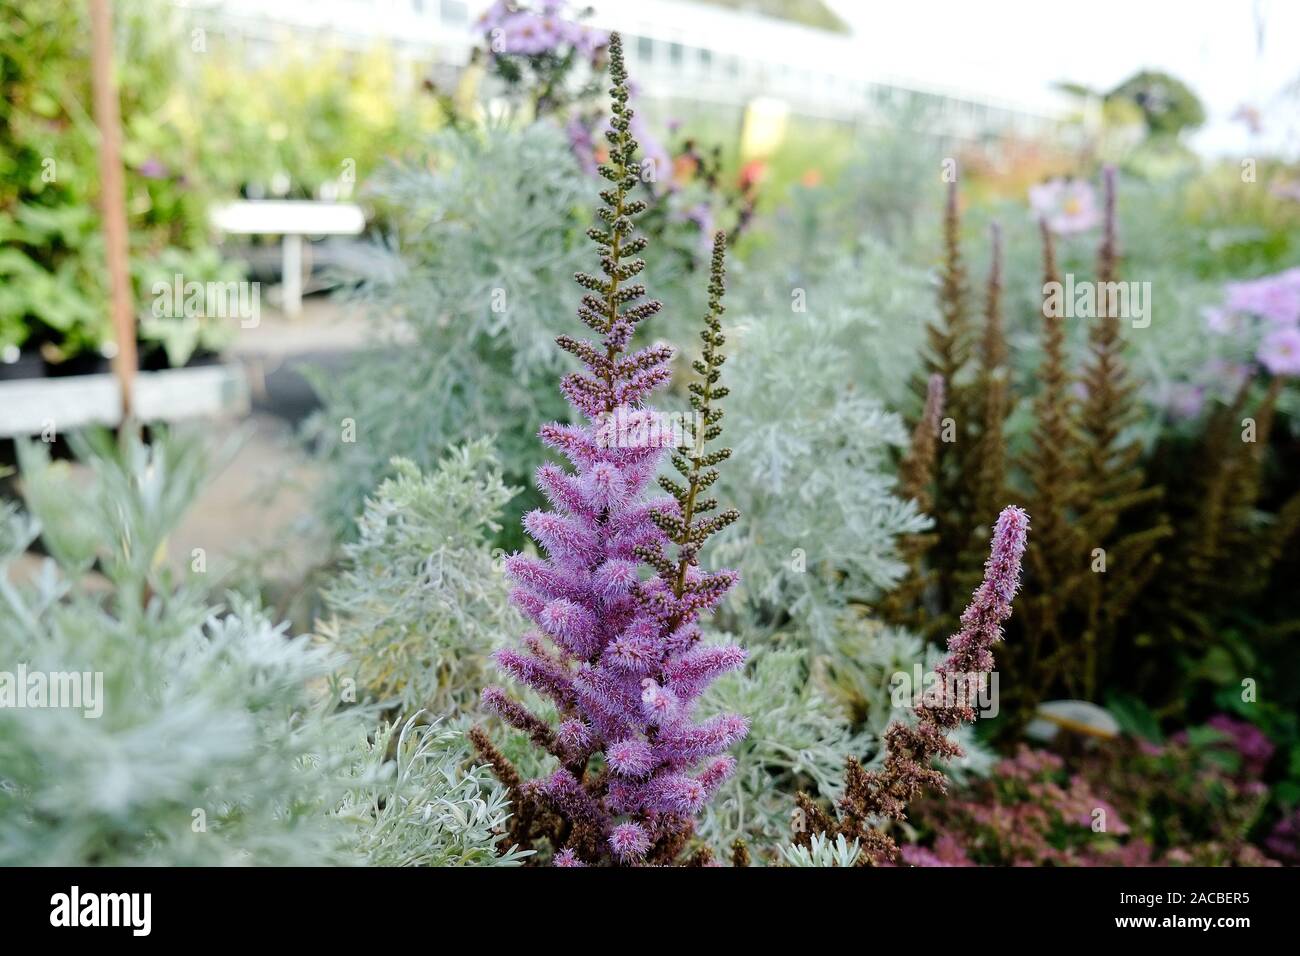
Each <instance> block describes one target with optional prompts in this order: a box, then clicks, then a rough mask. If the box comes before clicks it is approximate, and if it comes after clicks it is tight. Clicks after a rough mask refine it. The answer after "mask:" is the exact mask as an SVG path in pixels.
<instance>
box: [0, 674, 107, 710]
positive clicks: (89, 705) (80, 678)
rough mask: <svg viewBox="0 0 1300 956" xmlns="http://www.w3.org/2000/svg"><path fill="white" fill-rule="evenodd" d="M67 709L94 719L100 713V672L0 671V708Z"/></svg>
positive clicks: (101, 694) (101, 677) (102, 705)
mask: <svg viewBox="0 0 1300 956" xmlns="http://www.w3.org/2000/svg"><path fill="white" fill-rule="evenodd" d="M6 707H8V708H13V709H15V710H21V709H26V708H31V709H39V708H51V709H63V708H67V709H71V710H80V711H82V716H83V717H87V718H89V719H91V720H95V719H96V718H98V717H99V716H100V715H101V714H103V713H104V674H103V672H102V671H95V672H91V671H29V670H28V669H27V665H25V664H19V665H18V670H17V672H12V671H0V709H3V708H6Z"/></svg>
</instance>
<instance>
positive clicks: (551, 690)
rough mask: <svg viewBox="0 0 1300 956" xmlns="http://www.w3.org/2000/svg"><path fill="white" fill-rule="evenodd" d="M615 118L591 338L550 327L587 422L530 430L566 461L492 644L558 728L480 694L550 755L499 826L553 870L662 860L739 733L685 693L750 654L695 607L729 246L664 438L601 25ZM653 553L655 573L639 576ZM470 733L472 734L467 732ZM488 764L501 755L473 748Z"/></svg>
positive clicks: (716, 524) (699, 595)
mask: <svg viewBox="0 0 1300 956" xmlns="http://www.w3.org/2000/svg"><path fill="white" fill-rule="evenodd" d="M609 52H610V75H611V78H612V79H613V88H612V90H611V95H612V96H613V101H614V103H613V116H612V118H611V120H610V129H609V131H608V133H607V135H606V139H607V140H608V142H609V144H610V158H609V162H608V163H607V164H605V165H603V166H601V167H600V168H599V170H598V172H599V173H600V175H601V176H603V177H604V178H605V179H606V180H608V182H609V183H610V187H609V188H608V189H606V190H605V191H604V192H602V193H601V198H602V199H603V200H604V203H605V205H604V207H603V208H602V209H600V211H599V215H600V218H601V220H602V221H603V222H602V225H601V226H600V227H598V228H594V229H591V230H590V231H589V232H588V235H589V236H590V238H591V239H592V240H593V241H594V242H595V243H596V245H597V246H598V247H599V250H600V272H601V274H600V275H589V274H586V273H579V274H578V275H577V276H576V279H577V282H578V284H579V285H580V286H582V287H583V289H585V290H586V294H585V295H584V296H583V297H582V302H581V307H580V308H579V309H578V317H579V318H580V319H581V320H582V321H583V323H584V324H586V325H587V327H588V328H590V329H591V330H592V331H593V332H595V333H596V336H597V337H596V339H594V340H580V339H577V338H574V337H572V336H568V335H562V336H560V337H559V338H558V339H557V340H556V341H557V344H558V345H559V346H560V347H561V348H562V349H564V350H565V351H566V352H569V353H570V354H571V355H573V356H574V357H575V358H577V359H578V361H579V362H581V364H582V370H580V371H577V372H573V373H571V374H569V375H566V376H565V377H564V379H563V381H562V383H561V391H562V393H563V394H564V396H565V397H566V398H567V399H568V401H569V403H570V404H571V405H572V406H573V408H574V409H575V410H576V411H578V412H579V413H580V414H581V416H582V418H583V419H585V422H584V423H582V424H570V425H565V424H560V423H552V424H548V425H545V426H543V427H542V429H541V432H540V437H541V439H542V441H543V442H545V443H546V444H547V445H548V446H550V447H551V448H553V449H554V450H555V451H557V452H559V453H560V454H561V455H563V456H564V457H565V458H567V459H568V461H569V462H570V464H571V465H572V468H573V470H572V472H566V471H565V470H563V469H561V468H559V467H557V466H555V465H546V466H543V467H542V468H540V469H539V470H538V472H537V483H538V486H539V487H540V488H541V490H542V491H543V493H544V494H545V495H546V497H547V499H548V501H549V502H550V504H551V506H552V508H553V509H554V510H550V511H547V510H537V511H532V512H530V513H528V514H527V515H526V516H525V517H524V521H523V523H524V528H525V529H526V530H527V532H528V534H529V535H530V536H531V537H532V538H533V540H534V541H536V542H537V544H538V545H539V547H540V548H541V550H542V551H543V552H544V557H543V558H534V557H529V556H525V555H521V554H516V555H513V556H511V557H510V558H508V559H507V560H506V563H505V569H506V573H507V575H508V576H509V577H510V578H511V580H512V582H513V585H514V587H513V589H512V591H511V599H512V600H513V602H514V603H515V605H516V606H517V607H519V609H520V610H521V611H523V612H524V614H525V615H527V616H528V617H529V618H531V619H532V621H533V623H534V625H535V627H536V630H535V631H531V632H529V633H528V634H526V635H525V636H524V638H523V648H522V649H510V650H502V651H499V652H498V653H497V654H496V662H497V664H498V666H499V667H500V668H501V669H502V670H503V671H504V672H505V673H506V674H508V675H509V676H510V677H512V678H513V679H515V680H517V681H519V682H520V683H522V684H524V685H526V686H528V687H530V688H532V689H533V690H534V691H536V692H537V693H539V694H541V695H542V696H544V697H546V698H547V699H549V700H550V701H552V702H554V704H555V705H556V708H557V709H558V711H559V714H560V720H559V725H558V728H557V729H555V730H552V729H551V727H550V726H549V725H548V724H546V723H545V722H544V721H542V720H541V719H540V718H539V717H537V716H536V715H535V714H534V713H533V712H532V711H530V710H528V709H527V708H525V707H524V706H522V705H521V704H519V703H517V702H515V701H513V700H512V699H511V698H510V697H508V696H507V694H506V692H505V691H504V690H502V689H501V688H496V687H489V688H487V689H486V690H484V692H483V696H482V700H483V703H484V706H485V708H486V709H487V710H488V711H490V712H491V713H493V714H495V715H496V716H498V717H499V718H500V719H501V720H502V721H504V722H505V723H507V724H509V725H511V726H513V727H515V728H518V729H519V730H522V731H523V732H525V733H526V734H528V736H529V737H530V738H531V739H532V741H533V742H534V743H535V744H536V745H538V746H539V747H541V748H543V749H544V750H546V751H547V752H549V753H551V754H552V755H554V756H555V757H556V758H558V759H559V761H560V763H561V767H560V769H558V770H556V771H555V772H554V773H553V774H551V776H549V777H547V778H545V779H543V780H534V781H527V782H521V781H519V780H518V776H517V774H516V775H514V776H515V779H514V782H513V783H511V782H507V785H508V786H510V787H511V791H512V792H511V796H512V798H513V800H514V801H515V804H516V814H515V816H514V817H513V819H512V824H511V826H512V831H511V833H510V839H511V842H513V843H517V844H518V845H520V846H529V845H531V842H532V841H533V840H534V839H536V838H537V837H543V836H544V837H547V838H548V839H549V840H550V842H551V845H552V846H553V847H556V848H557V849H558V852H557V853H556V855H555V857H554V862H555V863H556V865H559V866H575V865H579V864H588V865H596V864H601V863H614V864H622V865H639V864H643V863H645V864H671V863H673V862H675V860H676V857H677V856H678V855H679V853H681V852H682V850H683V849H685V847H686V845H687V843H688V841H689V839H690V837H691V835H692V833H693V827H694V823H693V818H694V816H695V815H696V814H697V813H699V811H700V810H701V808H702V807H703V806H704V804H705V802H706V801H707V800H708V799H709V798H710V797H711V796H712V795H713V794H714V793H715V792H716V791H717V789H718V787H719V786H720V785H721V784H722V783H723V781H725V780H726V779H727V777H728V776H729V775H730V774H731V773H732V772H733V770H734V768H735V761H734V760H733V759H731V758H730V757H728V756H726V755H725V751H726V750H727V749H728V748H730V747H732V746H734V745H735V744H736V743H737V742H738V741H739V740H741V739H742V738H743V737H744V736H745V734H746V733H747V732H748V728H749V725H748V722H747V721H746V720H745V718H744V717H742V716H740V715H737V714H721V715H714V716H704V717H703V719H700V718H697V716H696V714H695V708H696V703H697V701H698V700H699V698H700V695H701V694H702V693H703V691H704V690H705V689H706V688H707V687H708V685H709V684H710V683H711V682H712V681H713V680H714V679H716V678H717V677H718V676H719V675H721V674H723V673H725V672H727V671H729V670H732V669H735V668H737V667H740V666H742V665H743V663H744V660H745V654H744V651H743V650H741V649H740V648H738V647H732V646H725V647H704V646H701V645H700V640H701V634H700V627H699V623H700V621H701V620H702V618H703V617H704V616H706V615H707V614H709V613H710V612H711V611H712V610H713V609H714V608H716V607H717V605H718V604H719V602H721V601H722V600H723V599H724V598H725V597H726V595H727V593H728V591H730V589H731V588H732V587H734V586H735V584H736V581H737V575H736V574H735V573H734V572H732V571H727V570H719V571H706V570H704V569H702V568H701V567H700V565H699V561H698V554H699V551H700V548H701V546H702V545H703V544H704V543H705V541H706V539H708V538H709V537H710V536H711V535H713V534H715V533H716V532H718V531H721V530H723V529H724V528H726V527H727V526H728V525H730V524H731V523H733V522H734V521H735V520H736V519H737V518H738V517H739V515H738V514H737V513H736V512H735V511H734V510H723V511H719V510H717V509H718V503H717V501H716V500H715V499H713V498H709V497H706V495H705V494H704V492H705V490H706V489H707V488H709V487H710V486H711V485H712V484H714V482H715V481H716V480H717V478H718V472H717V470H716V467H715V466H717V465H718V464H720V463H721V462H723V461H725V460H726V459H727V458H728V457H729V456H730V454H731V451H730V449H726V448H722V449H717V450H710V449H709V448H708V446H709V443H710V442H713V441H714V440H715V439H717V438H718V436H719V435H720V434H721V432H722V426H721V425H720V421H721V419H722V412H721V410H720V409H719V408H717V407H716V403H717V401H718V400H719V399H721V398H723V397H724V396H725V395H726V394H727V389H726V388H724V387H722V386H721V385H720V384H719V379H720V377H721V372H720V369H721V366H722V364H723V356H722V354H721V348H722V345H723V343H724V341H725V337H724V336H723V333H722V327H721V320H720V316H721V314H722V312H723V311H724V309H723V305H722V296H723V292H724V286H723V280H724V270H723V258H724V253H725V238H724V237H723V235H722V234H721V233H719V234H718V235H717V236H716V237H715V241H714V248H713V261H712V267H711V269H710V282H709V314H708V315H707V316H706V317H705V329H704V331H703V332H702V339H703V342H704V348H703V350H702V354H701V358H700V359H699V360H697V361H696V362H695V363H694V368H695V370H696V372H697V373H698V375H699V379H698V380H697V381H695V382H692V383H691V385H690V398H691V406H692V409H693V410H694V416H693V422H692V424H690V425H689V426H688V427H687V428H686V431H687V432H689V434H686V435H679V436H678V437H679V440H680V441H682V442H684V444H682V445H679V446H674V447H671V448H668V447H665V446H666V445H667V444H669V443H666V442H664V441H663V440H661V439H662V435H663V434H664V432H665V429H664V428H662V427H659V426H661V425H662V421H661V420H660V419H659V417H658V416H657V413H655V412H654V410H653V409H651V408H649V407H648V406H647V405H645V402H646V400H647V399H648V398H649V396H650V395H651V394H652V393H653V392H654V391H656V390H657V389H659V388H662V387H663V386H664V385H666V384H667V383H668V379H669V377H670V370H669V362H670V361H671V359H672V356H673V350H672V348H671V347H669V346H666V345H651V346H648V347H645V348H642V349H640V350H638V351H635V352H631V353H628V352H627V348H628V346H629V344H630V343H631V339H632V336H633V333H634V331H635V329H636V327H637V326H638V325H639V324H640V323H641V322H642V321H644V320H645V319H648V318H649V317H651V316H652V315H654V314H655V313H656V312H658V311H659V303H658V302H657V301H655V300H648V301H639V300H642V299H643V297H644V296H645V288H644V286H642V285H640V284H639V283H635V282H633V281H631V280H633V279H634V278H635V277H636V276H637V275H639V274H640V273H641V271H642V270H643V269H644V268H645V261H644V260H643V259H641V258H639V256H638V254H639V253H640V252H641V251H642V250H643V249H644V248H645V246H646V241H645V240H644V239H642V238H638V237H635V236H634V234H633V227H632V221H633V219H634V217H635V216H636V215H637V214H638V213H640V212H641V211H643V210H644V209H645V207H646V204H645V203H644V202H643V201H640V200H633V199H631V198H630V196H629V193H630V192H631V190H632V189H634V188H635V187H636V186H637V185H638V184H639V183H640V176H639V170H640V167H639V165H638V164H637V163H636V162H635V155H636V151H637V142H636V140H635V139H634V133H633V131H634V130H635V128H636V124H635V122H634V117H633V111H632V109H631V108H630V106H629V105H628V103H629V92H628V86H627V73H626V70H625V68H624V64H623V54H622V46H621V41H620V40H619V38H618V36H617V35H614V36H612V37H611V38H610V43H609ZM665 455H667V457H668V458H669V459H670V460H671V463H672V466H673V468H674V469H675V470H676V472H677V474H678V475H679V476H680V478H679V479H670V478H668V477H660V478H659V479H658V487H659V488H660V489H661V490H662V491H663V492H665V494H664V495H660V496H655V497H652V496H650V495H649V494H648V493H647V492H648V488H649V487H650V485H651V483H652V482H653V481H654V480H655V475H656V473H657V470H658V468H659V465H660V463H661V462H662V461H663V459H664V457H665ZM647 566H648V570H649V573H648V574H647V573H646V569H647ZM474 739H475V745H476V746H477V747H479V748H480V750H481V749H483V748H482V745H481V744H480V741H483V740H486V739H487V738H486V736H485V735H483V734H481V733H479V734H476V736H475V738H474ZM484 756H485V757H488V758H490V759H488V763H489V764H491V765H492V766H493V768H494V769H496V768H499V767H501V766H502V765H503V764H504V765H505V766H507V767H508V762H505V760H504V757H502V756H501V755H500V753H499V752H497V753H494V754H484Z"/></svg>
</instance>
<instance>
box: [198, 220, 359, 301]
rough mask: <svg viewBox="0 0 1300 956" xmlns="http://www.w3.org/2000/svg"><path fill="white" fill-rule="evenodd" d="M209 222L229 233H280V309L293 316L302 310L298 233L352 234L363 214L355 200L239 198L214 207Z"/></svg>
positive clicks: (300, 251) (300, 252)
mask: <svg viewBox="0 0 1300 956" xmlns="http://www.w3.org/2000/svg"><path fill="white" fill-rule="evenodd" d="M212 224H213V225H214V226H215V227H216V228H217V229H219V230H221V231H222V232H224V233H229V234H231V235H242V236H283V237H284V262H283V267H282V270H281V271H282V275H283V294H284V312H285V314H286V315H288V316H289V317H290V318H296V317H297V316H298V315H300V314H301V313H302V237H303V236H355V235H358V234H359V233H360V232H361V231H362V230H363V229H365V227H366V216H365V213H364V212H362V210H361V207H360V206H358V205H356V204H355V203H347V202H319V201H316V200H313V199H241V200H239V201H238V202H230V203H224V204H222V205H219V206H216V207H214V208H213V210H212Z"/></svg>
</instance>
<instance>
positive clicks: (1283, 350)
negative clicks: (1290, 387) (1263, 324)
mask: <svg viewBox="0 0 1300 956" xmlns="http://www.w3.org/2000/svg"><path fill="white" fill-rule="evenodd" d="M1255 357H1256V358H1257V359H1259V360H1260V362H1262V363H1263V364H1264V367H1265V368H1267V369H1268V370H1269V371H1270V372H1272V373H1273V374H1274V375H1289V376H1300V328H1290V329H1274V330H1273V331H1272V332H1270V333H1268V335H1266V336H1264V341H1262V342H1261V343H1260V344H1259V351H1257V352H1256V353H1255Z"/></svg>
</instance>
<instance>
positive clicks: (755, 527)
mask: <svg viewBox="0 0 1300 956" xmlns="http://www.w3.org/2000/svg"><path fill="white" fill-rule="evenodd" d="M885 334H886V333H885V331H884V330H883V329H879V328H873V327H872V326H871V325H870V324H866V320H865V318H864V316H863V315H861V314H858V313H857V312H852V311H849V310H839V309H835V308H829V307H828V308H826V309H825V310H822V309H821V307H819V306H818V305H817V303H816V302H815V301H813V302H810V303H809V309H808V311H807V312H797V311H796V312H793V313H791V314H787V315H780V316H775V315H774V316H764V317H755V318H751V319H749V320H748V321H746V322H745V323H743V324H742V325H741V327H740V328H738V329H736V330H735V331H734V333H733V338H734V341H735V343H736V344H735V349H734V356H733V358H732V360H731V362H729V363H728V366H727V370H728V373H729V374H728V378H727V382H728V384H729V386H730V387H731V389H732V395H731V397H730V398H729V399H728V407H729V415H730V417H731V419H733V420H734V421H733V424H732V426H731V427H730V428H729V430H728V434H729V435H731V436H732V439H731V441H732V443H733V446H734V455H733V460H734V461H735V462H736V467H734V468H731V469H729V470H728V472H727V474H726V477H725V478H724V480H723V482H722V489H723V492H724V493H725V494H726V496H727V499H728V501H729V502H732V503H734V504H735V505H736V507H738V508H739V509H740V512H741V515H742V520H741V522H740V524H739V525H738V526H737V528H736V529H735V531H733V532H730V533H729V534H727V535H725V536H723V537H721V538H720V539H719V542H718V545H717V548H716V551H715V559H716V561H717V562H718V563H719V564H722V565H728V566H733V567H736V568H738V569H739V571H740V572H741V580H742V586H741V591H740V592H739V596H740V604H741V605H742V606H743V608H744V613H745V615H746V620H747V621H750V622H753V624H756V625H757V626H759V627H762V626H764V625H780V624H781V623H783V621H784V619H785V618H787V617H788V618H789V619H792V620H793V621H794V622H795V624H796V625H797V626H798V627H799V628H801V629H803V630H806V631H807V632H808V633H809V634H811V636H812V637H813V639H814V640H815V641H823V642H824V641H826V640H827V639H828V638H829V634H830V631H831V629H832V626H833V622H834V620H835V618H836V616H837V615H838V614H839V612H840V610H841V609H842V608H843V607H844V606H845V604H846V602H848V601H851V600H858V601H872V600H874V599H875V598H877V597H878V596H879V595H880V594H881V593H883V592H884V591H887V590H888V589H889V588H890V587H892V586H893V585H894V584H896V583H897V582H898V581H899V580H900V578H901V577H902V575H903V574H904V572H905V570H906V568H905V565H904V564H903V563H902V562H901V561H900V560H899V556H898V549H897V541H896V539H897V537H898V536H899V535H903V534H910V533H914V532H917V531H920V530H923V529H925V528H927V527H928V526H929V524H930V520H929V518H928V517H926V516H924V515H922V514H920V513H919V512H918V511H917V509H916V505H915V503H914V502H912V501H905V500H903V499H901V498H899V497H898V496H896V495H895V494H894V484H895V479H894V474H893V471H894V469H893V465H892V462H891V456H892V455H893V454H894V453H895V452H896V450H897V449H898V448H900V447H901V446H902V445H903V444H904V443H905V442H906V440H907V433H906V430H905V428H904V426H903V423H902V421H901V420H900V419H899V417H898V416H897V415H895V414H893V413H892V412H889V411H887V410H886V409H885V408H884V406H883V405H882V403H881V401H880V400H879V398H877V397H876V396H875V393H874V392H873V390H872V386H871V380H870V379H868V378H864V377H863V364H862V360H861V352H862V351H863V349H862V346H861V345H860V344H858V343H859V342H860V340H862V339H863V338H867V339H871V338H875V337H881V336H884V335H885ZM852 383H857V384H856V385H855V384H852ZM735 603H736V602H733V606H734V605H735Z"/></svg>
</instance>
